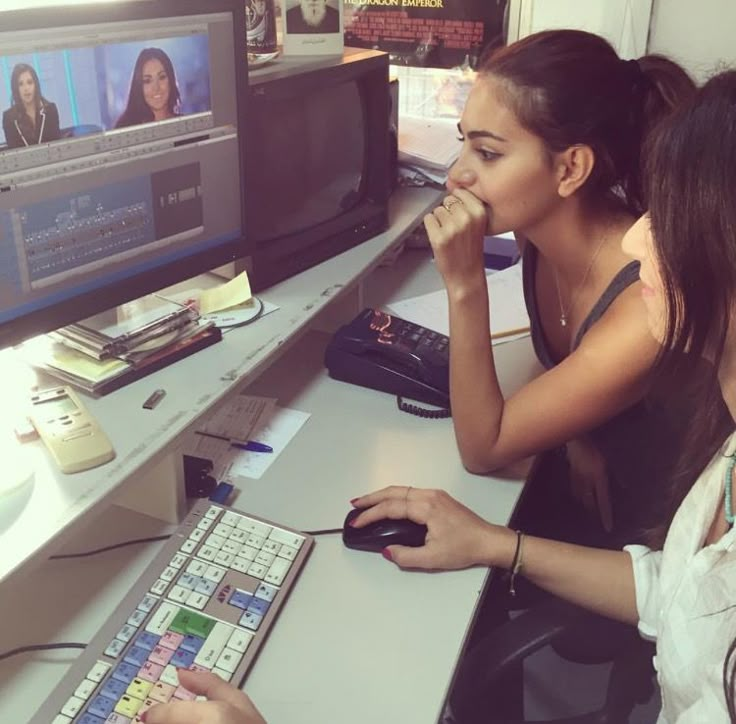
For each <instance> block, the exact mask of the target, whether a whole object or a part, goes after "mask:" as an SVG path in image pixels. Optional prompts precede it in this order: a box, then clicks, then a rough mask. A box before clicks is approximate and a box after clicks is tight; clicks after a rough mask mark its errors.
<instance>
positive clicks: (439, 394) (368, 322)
mask: <svg viewBox="0 0 736 724" xmlns="http://www.w3.org/2000/svg"><path fill="white" fill-rule="evenodd" d="M449 343H450V339H449V337H446V336H445V335H444V334H440V333H439V332H434V331H432V330H431V329H426V328H424V327H420V326H419V325H418V324H413V323H412V322H407V321H406V320H405V319H401V318H399V317H396V316H393V315H391V314H387V313H386V312H380V311H377V310H375V309H364V310H363V311H362V312H361V313H360V314H359V315H358V316H357V317H356V318H355V319H354V320H353V321H352V322H350V323H349V324H346V325H345V326H343V327H340V329H338V330H337V332H336V333H335V335H334V337H333V338H332V340H331V341H330V343H329V345H328V346H327V350H326V352H325V366H326V367H327V370H328V371H329V373H330V376H331V377H334V378H335V379H337V380H342V381H344V382H352V383H354V384H356V385H362V386H363V387H370V388H372V389H375V390H382V391H383V392H390V393H393V394H394V395H397V396H398V397H399V398H402V397H408V398H409V399H411V400H418V401H420V402H426V403H429V404H431V405H437V406H438V407H442V408H447V409H448V410H449V407H450V369H449V352H450V350H449ZM399 407H400V408H401V409H402V410H404V411H406V412H412V413H414V414H418V415H420V416H423V417H441V416H444V417H446V416H447V415H448V414H449V412H446V411H443V412H445V414H444V415H442V414H440V413H439V411H435V410H424V409H423V408H419V407H416V406H415V405H407V404H406V403H403V402H402V401H401V399H399Z"/></svg>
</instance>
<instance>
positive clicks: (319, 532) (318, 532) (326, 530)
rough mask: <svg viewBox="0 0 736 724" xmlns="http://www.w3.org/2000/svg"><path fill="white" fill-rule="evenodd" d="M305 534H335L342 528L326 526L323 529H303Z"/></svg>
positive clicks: (340, 531)
mask: <svg viewBox="0 0 736 724" xmlns="http://www.w3.org/2000/svg"><path fill="white" fill-rule="evenodd" d="M304 532H305V533H306V534H307V535H313V536H318V535H337V534H338V533H342V528H327V529H325V530H305V531H304Z"/></svg>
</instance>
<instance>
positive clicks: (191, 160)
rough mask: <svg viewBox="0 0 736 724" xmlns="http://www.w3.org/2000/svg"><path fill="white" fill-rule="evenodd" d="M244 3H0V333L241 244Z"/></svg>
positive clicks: (191, 269)
mask: <svg viewBox="0 0 736 724" xmlns="http://www.w3.org/2000/svg"><path fill="white" fill-rule="evenodd" d="M244 5H245V3H244V0H123V1H121V2H106V3H95V4H90V5H83V6H78V5H68V6H59V5H56V6H53V7H49V8H44V9H27V10H18V11H9V12H0V110H1V111H2V119H3V124H2V131H1V132H0V253H1V255H2V264H0V347H5V346H8V345H11V344H15V343H17V342H19V341H21V340H23V339H25V338H28V337H29V336H33V335H35V334H39V333H41V332H46V331H49V330H51V329H54V328H57V327H59V326H61V325H64V324H68V323H70V322H72V321H76V320H79V319H82V318H85V317H88V316H90V315H92V314H95V313H97V312H100V311H102V310H104V309H108V308H110V307H113V306H115V305H117V304H120V303H122V302H125V301H128V300H130V299H134V298H137V297H140V296H142V295H144V294H147V293H149V292H152V291H155V290H157V289H161V288H163V287H165V286H168V285H170V284H173V283H175V282H178V281H181V280H182V279H185V278H188V277H191V276H194V275H196V274H197V273H200V272H202V271H204V270H206V269H211V268H213V267H216V266H218V265H221V264H223V263H225V262H228V261H233V260H234V259H236V258H237V257H238V256H240V255H242V253H243V250H242V244H243V239H244V230H245V219H244V211H243V208H244V204H243V184H242V179H243V178H244V173H243V171H244V169H243V156H244V154H243V153H241V142H242V136H243V135H244V133H243V131H242V129H243V128H244V126H243V123H244V119H245V113H246V110H245V108H244V105H245V97H246V93H245V92H244V88H246V87H247V68H246V60H245V59H246V49H245V40H244V39H245V22H244V17H243V16H244Z"/></svg>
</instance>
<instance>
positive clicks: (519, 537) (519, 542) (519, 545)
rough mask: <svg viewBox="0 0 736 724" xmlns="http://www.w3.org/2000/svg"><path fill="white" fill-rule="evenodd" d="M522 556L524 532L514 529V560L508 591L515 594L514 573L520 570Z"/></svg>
mask: <svg viewBox="0 0 736 724" xmlns="http://www.w3.org/2000/svg"><path fill="white" fill-rule="evenodd" d="M523 557H524V534H523V533H522V532H521V531H520V530H517V531H516V551H515V552H514V560H513V562H512V563H511V577H510V578H509V593H510V594H511V595H512V596H515V595H516V585H515V584H516V574H517V573H519V571H521V565H522V559H523Z"/></svg>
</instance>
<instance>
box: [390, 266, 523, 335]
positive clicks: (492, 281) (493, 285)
mask: <svg viewBox="0 0 736 724" xmlns="http://www.w3.org/2000/svg"><path fill="white" fill-rule="evenodd" d="M486 281H487V284H488V302H489V310H490V316H491V335H497V334H503V333H505V332H508V331H510V330H517V329H522V330H524V331H522V332H519V333H514V334H511V335H508V336H503V337H501V338H499V339H495V340H494V341H493V343H494V344H500V343H503V342H510V341H512V340H514V339H519V338H520V337H525V336H527V335H528V334H529V315H528V314H527V311H526V304H525V303H524V290H523V284H522V277H521V264H516V265H514V266H511V267H508V269H503V270H502V271H498V272H495V273H492V274H489V275H488V276H487V277H486ZM388 308H389V310H390V311H392V312H394V314H397V315H398V316H399V317H401V318H403V319H406V320H408V321H409V322H414V323H415V324H421V325H422V326H423V327H426V328H427V329H433V330H434V331H435V332H440V333H441V334H446V335H449V334H450V321H449V309H448V305H447V292H446V291H445V290H444V289H441V290H440V291H437V292H430V293H429V294H422V295H420V296H418V297H411V298H410V299H403V300H401V301H398V302H392V303H391V304H389V305H388Z"/></svg>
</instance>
